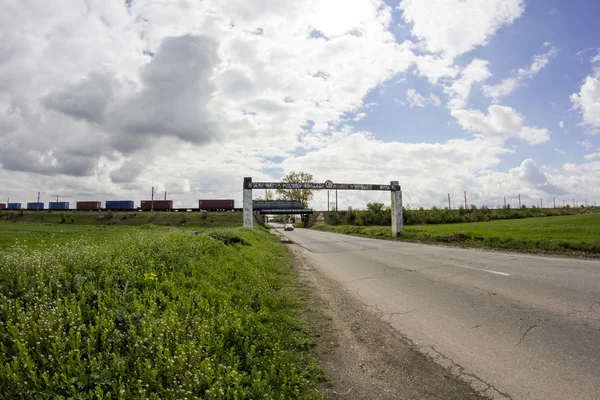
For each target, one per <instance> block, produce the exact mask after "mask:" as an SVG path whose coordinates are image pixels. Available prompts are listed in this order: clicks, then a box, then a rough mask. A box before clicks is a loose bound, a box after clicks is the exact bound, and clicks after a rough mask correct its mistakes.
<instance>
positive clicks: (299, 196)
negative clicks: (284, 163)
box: [277, 171, 314, 208]
mask: <svg viewBox="0 0 600 400" xmlns="http://www.w3.org/2000/svg"><path fill="white" fill-rule="evenodd" d="M282 181H283V182H289V183H308V182H312V181H313V176H312V174H309V173H306V172H294V171H292V172H290V173H289V174H287V175H286V176H285V177H284V178H283V179H282ZM277 194H278V195H280V196H281V197H282V198H283V199H285V200H298V201H299V202H301V203H302V207H303V208H307V207H308V202H309V201H311V200H312V198H313V196H314V194H313V191H312V189H277Z"/></svg>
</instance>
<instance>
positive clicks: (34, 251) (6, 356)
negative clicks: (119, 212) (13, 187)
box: [0, 224, 321, 399]
mask: <svg viewBox="0 0 600 400" xmlns="http://www.w3.org/2000/svg"><path fill="white" fill-rule="evenodd" d="M9 225H10V224H9ZM15 225H19V224H15ZM22 225H29V224H22ZM31 225H32V226H31V228H32V229H31V230H30V232H38V233H40V232H42V233H44V232H46V231H47V232H46V233H50V232H52V229H51V228H50V227H47V229H46V228H43V226H42V228H40V225H39V224H31ZM59 228H63V226H62V225H60V226H59ZM81 229H82V230H81V231H78V230H77V229H76V227H73V230H72V231H69V232H68V233H67V231H65V232H63V233H64V234H65V235H72V236H73V237H76V236H78V235H79V234H80V233H81V232H84V231H85V229H87V228H85V227H83V226H82V227H81ZM98 229H99V230H98V231H93V230H92V231H91V232H94V234H93V235H90V236H89V238H88V239H87V240H74V241H66V242H65V243H62V244H61V243H58V242H60V240H59V241H58V242H52V240H54V239H56V236H55V237H54V238H51V239H49V241H50V242H51V243H46V242H44V243H42V242H38V246H37V247H35V248H29V247H26V246H23V245H13V246H11V249H10V250H8V251H4V252H1V253H0V399H3V398H6V399H8V398H40V399H43V398H53V399H54V398H78V399H92V398H94V399H95V398H98V399H117V398H118V399H137V398H150V399H159V398H162V399H185V398H190V399H191V398H202V399H250V398H255V399H257V398H261V399H313V398H318V394H317V392H316V391H315V390H314V389H313V387H314V383H315V381H316V380H318V379H320V377H321V373H320V372H319V370H318V368H317V367H316V365H315V364H314V362H313V360H312V358H311V357H310V355H309V354H310V353H309V351H308V349H309V348H310V347H311V346H312V339H311V338H310V336H309V333H308V332H307V331H306V330H305V328H304V327H303V326H302V325H301V324H300V323H299V322H298V319H297V312H298V310H299V306H300V304H301V303H300V301H299V300H298V296H297V286H296V282H295V280H294V276H293V273H292V268H291V260H292V255H291V253H290V252H289V251H288V250H287V249H286V248H285V247H284V246H282V245H281V244H280V243H279V242H278V238H277V237H275V236H273V235H270V234H268V233H266V232H265V231H264V230H263V229H254V230H252V231H251V230H247V229H243V228H237V229H210V230H206V231H204V232H203V233H200V234H197V235H195V234H193V233H192V232H190V231H189V230H182V229H175V228H162V229H154V228H151V229H145V230H144V229H141V228H132V229H134V230H133V231H132V232H133V234H132V232H128V231H127V230H125V229H124V230H123V231H122V232H121V231H115V230H113V229H115V227H110V228H100V227H98ZM104 231H106V232H109V233H107V235H105V236H103V234H102V233H100V232H104ZM110 232H113V233H115V232H118V234H116V233H115V234H114V235H113V236H112V237H111V234H110ZM97 239H102V240H97Z"/></svg>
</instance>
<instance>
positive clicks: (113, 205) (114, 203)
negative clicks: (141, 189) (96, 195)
mask: <svg viewBox="0 0 600 400" xmlns="http://www.w3.org/2000/svg"><path fill="white" fill-rule="evenodd" d="M104 208H106V209H107V210H133V208H134V202H133V200H107V201H106V207H104Z"/></svg>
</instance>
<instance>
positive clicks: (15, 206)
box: [6, 203, 21, 210]
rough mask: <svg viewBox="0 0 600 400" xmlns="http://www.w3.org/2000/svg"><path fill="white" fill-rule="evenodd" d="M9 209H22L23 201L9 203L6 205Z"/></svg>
mask: <svg viewBox="0 0 600 400" xmlns="http://www.w3.org/2000/svg"><path fill="white" fill-rule="evenodd" d="M6 208H7V209H9V210H20V209H21V203H8V204H7V206H6Z"/></svg>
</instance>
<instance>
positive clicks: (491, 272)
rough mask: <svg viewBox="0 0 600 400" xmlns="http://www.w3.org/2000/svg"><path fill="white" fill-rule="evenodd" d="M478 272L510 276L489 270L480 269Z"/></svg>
mask: <svg viewBox="0 0 600 400" xmlns="http://www.w3.org/2000/svg"><path fill="white" fill-rule="evenodd" d="M480 271H485V272H489V273H490V274H497V275H504V276H510V274H507V273H506V272H498V271H490V270H489V269H480Z"/></svg>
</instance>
